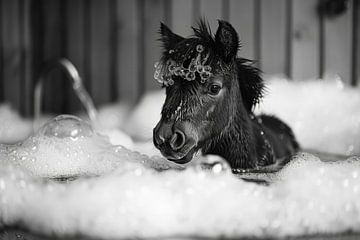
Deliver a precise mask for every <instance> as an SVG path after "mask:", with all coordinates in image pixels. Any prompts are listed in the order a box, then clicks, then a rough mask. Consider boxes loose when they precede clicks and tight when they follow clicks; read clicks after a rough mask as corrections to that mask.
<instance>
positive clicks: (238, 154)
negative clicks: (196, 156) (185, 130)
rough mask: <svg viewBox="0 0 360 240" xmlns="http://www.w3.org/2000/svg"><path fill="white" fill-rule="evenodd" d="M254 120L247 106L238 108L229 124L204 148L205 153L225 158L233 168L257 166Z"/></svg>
mask: <svg viewBox="0 0 360 240" xmlns="http://www.w3.org/2000/svg"><path fill="white" fill-rule="evenodd" d="M255 144H256V143H255V139H254V134H253V129H252V120H251V118H250V115H249V113H248V112H247V111H246V109H245V108H241V107H240V108H237V109H236V111H235V114H234V115H233V116H232V118H231V119H229V123H228V125H227V126H226V127H225V128H224V130H223V131H222V132H221V133H220V134H219V135H218V136H216V137H214V138H212V139H210V140H209V143H208V144H205V146H206V147H205V148H203V153H204V154H216V155H220V156H221V157H223V158H225V159H226V160H227V161H228V162H229V163H230V166H231V167H232V168H244V169H246V168H255V167H256V166H257V165H258V164H257V156H256V146H255Z"/></svg>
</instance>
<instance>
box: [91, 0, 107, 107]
mask: <svg viewBox="0 0 360 240" xmlns="http://www.w3.org/2000/svg"><path fill="white" fill-rule="evenodd" d="M109 6H110V5H109V0H103V1H97V0H92V1H91V6H90V8H91V12H90V26H91V30H90V38H91V43H90V61H91V62H90V75H91V94H92V97H93V99H94V102H95V105H101V104H104V103H106V102H108V101H109V99H110V96H109V94H110V57H109V56H110V51H111V50H110V9H109Z"/></svg>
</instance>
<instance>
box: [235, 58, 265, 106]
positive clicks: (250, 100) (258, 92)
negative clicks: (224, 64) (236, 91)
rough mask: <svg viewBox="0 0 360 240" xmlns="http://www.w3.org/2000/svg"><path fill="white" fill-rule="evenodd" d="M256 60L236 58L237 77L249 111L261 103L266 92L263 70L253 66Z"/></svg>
mask: <svg viewBox="0 0 360 240" xmlns="http://www.w3.org/2000/svg"><path fill="white" fill-rule="evenodd" d="M253 63H254V61H252V60H249V59H245V58H236V68H237V78H238V81H239V86H240V92H241V97H242V100H243V103H244V106H245V108H246V110H247V111H248V112H252V111H253V109H254V107H255V106H256V105H257V104H259V103H260V101H261V99H262V97H263V96H264V92H265V84H264V80H263V79H262V77H261V71H260V70H259V69H258V68H256V67H254V66H252V64H253Z"/></svg>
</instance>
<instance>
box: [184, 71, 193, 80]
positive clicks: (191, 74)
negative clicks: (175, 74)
mask: <svg viewBox="0 0 360 240" xmlns="http://www.w3.org/2000/svg"><path fill="white" fill-rule="evenodd" d="M186 80H188V81H193V80H195V73H193V72H188V73H187V74H186Z"/></svg>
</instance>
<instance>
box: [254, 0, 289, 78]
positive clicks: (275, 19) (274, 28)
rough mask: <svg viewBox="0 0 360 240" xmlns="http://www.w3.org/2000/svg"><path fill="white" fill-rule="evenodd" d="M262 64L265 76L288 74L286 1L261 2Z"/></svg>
mask: <svg viewBox="0 0 360 240" xmlns="http://www.w3.org/2000/svg"><path fill="white" fill-rule="evenodd" d="M260 13H261V16H260V37H261V38H260V41H261V42H260V58H261V59H260V61H261V62H260V64H261V69H262V71H263V72H264V73H265V74H285V73H286V55H287V53H286V30H287V28H286V20H287V19H286V16H287V15H286V0H261V2H260Z"/></svg>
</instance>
